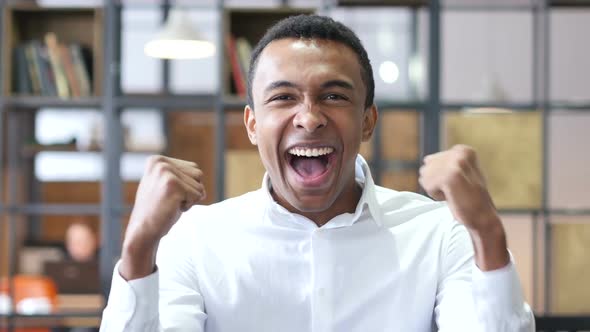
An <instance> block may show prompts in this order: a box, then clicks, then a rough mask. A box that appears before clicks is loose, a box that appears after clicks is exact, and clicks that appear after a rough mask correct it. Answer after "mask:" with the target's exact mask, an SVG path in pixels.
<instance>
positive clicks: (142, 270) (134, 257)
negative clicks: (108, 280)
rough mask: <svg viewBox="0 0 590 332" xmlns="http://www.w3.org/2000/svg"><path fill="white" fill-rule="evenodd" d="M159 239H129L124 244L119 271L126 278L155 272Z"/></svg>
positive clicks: (139, 276) (131, 278)
mask: <svg viewBox="0 0 590 332" xmlns="http://www.w3.org/2000/svg"><path fill="white" fill-rule="evenodd" d="M158 244H159V241H156V242H153V241H145V240H138V239H133V240H128V239H126V241H125V242H124V244H123V249H122V252H121V263H120V265H119V273H120V274H121V276H122V277H123V278H124V279H125V280H128V281H129V280H134V279H139V278H143V277H146V276H148V275H150V274H152V273H154V271H155V268H156V253H157V251H158Z"/></svg>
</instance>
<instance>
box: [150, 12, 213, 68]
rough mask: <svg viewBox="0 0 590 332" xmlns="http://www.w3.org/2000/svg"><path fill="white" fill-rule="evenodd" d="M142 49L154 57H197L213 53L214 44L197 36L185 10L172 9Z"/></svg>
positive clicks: (204, 56)
mask: <svg viewBox="0 0 590 332" xmlns="http://www.w3.org/2000/svg"><path fill="white" fill-rule="evenodd" d="M143 50H144V52H145V54H146V55H148V56H151V57H155V58H162V59H199V58H206V57H209V56H212V55H213V54H215V45H213V43H211V42H209V41H206V40H203V39H202V38H201V37H200V36H199V34H198V33H197V31H196V30H195V29H194V28H193V26H192V24H191V22H190V20H189V18H188V17H187V14H186V13H185V12H183V11H181V10H179V9H172V10H171V11H170V14H169V15H168V20H167V21H166V23H165V24H164V26H163V27H162V30H160V31H159V32H158V33H157V34H156V35H155V36H154V38H153V39H152V40H150V41H149V42H147V43H146V44H145V47H144V49H143Z"/></svg>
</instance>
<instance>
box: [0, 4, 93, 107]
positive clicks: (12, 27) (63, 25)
mask: <svg viewBox="0 0 590 332" xmlns="http://www.w3.org/2000/svg"><path fill="white" fill-rule="evenodd" d="M3 13H4V29H3V30H4V36H5V38H3V43H4V45H5V47H3V50H2V51H3V52H4V53H3V59H5V61H4V64H3V66H4V68H5V69H6V70H3V72H2V78H3V79H4V81H5V82H7V84H5V86H4V90H3V92H4V95H7V96H16V95H19V96H22V95H24V96H35V95H40V94H39V93H36V94H35V93H33V92H30V93H20V94H19V93H17V84H14V83H15V80H14V79H13V78H15V77H17V78H18V79H21V78H22V77H21V75H22V73H16V72H15V71H16V70H17V69H18V68H19V65H18V60H20V57H18V56H17V57H15V55H14V52H15V50H16V49H17V48H19V47H20V46H22V45H23V44H24V43H29V42H41V41H44V40H45V39H46V38H47V34H48V33H54V34H55V35H56V36H57V38H58V40H57V42H58V43H59V44H60V45H63V46H67V45H70V44H73V45H77V46H82V47H85V48H88V49H89V52H90V54H91V59H92V65H90V67H91V68H88V69H89V71H90V73H91V74H92V77H91V82H89V83H90V85H91V92H90V95H89V97H90V96H100V95H101V89H102V87H101V84H100V83H101V82H102V78H101V75H102V74H101V73H102V61H101V59H102V56H101V49H102V26H103V21H102V11H101V10H100V9H84V8H41V7H37V6H35V5H32V4H20V3H17V4H14V5H9V6H7V7H6V8H5V9H4V12H3ZM58 53H59V52H58ZM58 53H56V56H57V57H58V58H59V60H61V61H63V60H64V58H63V57H62V55H61V53H59V54H58ZM80 55H81V54H80ZM27 56H28V55H27ZM81 60H82V59H78V61H81ZM23 61H24V62H36V61H32V60H31V59H29V58H26V59H25V58H23ZM70 61H71V60H70ZM29 65H31V64H30V63H29ZM36 65H38V64H36ZM25 66H26V65H25ZM51 67H52V68H53V66H51ZM72 70H73V69H72ZM25 71H26V68H25ZM57 74H58V73H57V71H55V72H53V75H56V76H55V80H56V81H57V78H58V75H57ZM65 74H66V73H61V72H60V75H61V76H64V77H63V78H64V79H65ZM33 76H34V75H33ZM41 76H42V77H36V78H37V79H38V80H40V79H42V78H43V76H45V75H41ZM67 80H68V83H70V82H69V78H68V79H67ZM64 98H70V97H69V96H66V97H63V96H62V98H61V99H64Z"/></svg>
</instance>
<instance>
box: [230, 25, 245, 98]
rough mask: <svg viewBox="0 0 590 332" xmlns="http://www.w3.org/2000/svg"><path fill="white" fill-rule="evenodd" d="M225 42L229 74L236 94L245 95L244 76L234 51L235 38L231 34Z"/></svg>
mask: <svg viewBox="0 0 590 332" xmlns="http://www.w3.org/2000/svg"><path fill="white" fill-rule="evenodd" d="M226 44H227V55H228V57H229V65H230V70H231V76H232V79H233V82H234V86H235V88H236V91H235V92H236V94H237V95H239V96H242V97H243V96H245V95H246V78H245V77H244V74H243V71H242V69H241V66H240V60H239V58H238V53H237V51H236V38H235V37H234V36H232V35H229V36H228V37H227V38H226Z"/></svg>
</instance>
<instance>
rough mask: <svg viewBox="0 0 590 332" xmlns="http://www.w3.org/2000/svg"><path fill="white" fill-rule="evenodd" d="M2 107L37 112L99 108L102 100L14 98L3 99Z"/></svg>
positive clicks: (93, 98) (96, 98) (89, 98)
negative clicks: (52, 109)
mask: <svg viewBox="0 0 590 332" xmlns="http://www.w3.org/2000/svg"><path fill="white" fill-rule="evenodd" d="M4 107H5V108H6V109H15V110H37V109H39V108H43V107H47V108H63V109H80V108H100V107H102V100H101V98H100V97H88V98H69V99H64V98H59V97H45V96H14V97H5V98H4Z"/></svg>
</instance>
